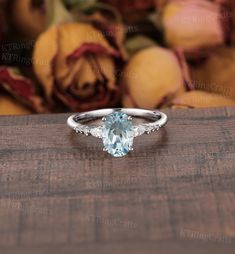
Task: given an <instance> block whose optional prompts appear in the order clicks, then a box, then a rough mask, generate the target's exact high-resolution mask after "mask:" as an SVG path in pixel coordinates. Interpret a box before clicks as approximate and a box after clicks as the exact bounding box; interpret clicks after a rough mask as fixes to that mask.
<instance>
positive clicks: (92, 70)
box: [33, 23, 122, 111]
mask: <svg viewBox="0 0 235 254" xmlns="http://www.w3.org/2000/svg"><path fill="white" fill-rule="evenodd" d="M118 29H121V28H118ZM109 32H110V31H109ZM104 33H105V32H104V31H103V33H102V32H101V31H99V30H98V29H96V28H94V27H93V26H92V25H90V24H85V23H69V24H64V25H59V26H54V27H51V28H50V29H49V30H48V31H46V32H45V33H43V34H42V35H41V36H40V37H39V39H38V40H37V42H36V45H35V49H34V54H33V65H34V70H35V73H36V75H37V77H38V79H39V81H40V82H41V84H42V86H43V88H44V90H45V93H46V96H47V98H48V100H49V101H50V102H52V103H53V101H54V99H55V98H56V99H59V100H60V101H61V102H62V103H63V104H64V105H66V106H67V107H68V108H69V109H71V110H73V111H86V110H90V109H96V108H103V107H108V106H109V107H110V106H115V105H116V104H117V102H118V101H119V95H120V89H119V87H118V81H119V80H118V79H119V77H118V75H117V68H118V65H119V64H120V63H121V62H122V56H121V51H120V50H119V47H118V44H116V43H115V42H116V40H112V43H109V41H108V40H107V39H106V37H105V35H104ZM109 35H110V36H111V37H112V34H111V33H110V34H109Z"/></svg>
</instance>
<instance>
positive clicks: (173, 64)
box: [123, 47, 186, 108]
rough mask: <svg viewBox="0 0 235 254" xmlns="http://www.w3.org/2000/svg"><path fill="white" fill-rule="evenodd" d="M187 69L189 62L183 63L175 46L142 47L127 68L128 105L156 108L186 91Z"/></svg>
mask: <svg viewBox="0 0 235 254" xmlns="http://www.w3.org/2000/svg"><path fill="white" fill-rule="evenodd" d="M181 61H182V59H181ZM182 66H184V70H183V69H182ZM185 72H186V64H182V63H180V60H179V58H178V57H177V56H176V54H175V53H174V52H173V51H171V50H167V49H164V48H161V47H153V48H149V49H145V50H143V51H140V52H139V53H137V54H136V55H134V56H133V57H132V58H131V59H130V62H129V64H128V65H127V67H126V68H125V71H124V77H123V84H124V86H125V89H126V93H125V94H124V98H123V104H124V106H132V107H141V108H156V107H161V106H164V105H167V104H168V103H169V101H171V100H172V98H174V97H175V96H177V95H179V94H181V93H183V92H184V91H185V81H186V80H185Z"/></svg>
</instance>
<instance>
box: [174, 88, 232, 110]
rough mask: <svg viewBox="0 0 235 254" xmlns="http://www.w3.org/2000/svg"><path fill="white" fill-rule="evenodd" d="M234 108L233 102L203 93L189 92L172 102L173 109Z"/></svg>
mask: <svg viewBox="0 0 235 254" xmlns="http://www.w3.org/2000/svg"><path fill="white" fill-rule="evenodd" d="M225 106H235V100H232V99H229V98H227V97H224V96H221V95H218V94H213V93H208V92H204V91H191V92H187V93H184V94H182V95H181V96H179V97H177V98H175V99H174V100H173V101H172V107H173V108H209V107H225Z"/></svg>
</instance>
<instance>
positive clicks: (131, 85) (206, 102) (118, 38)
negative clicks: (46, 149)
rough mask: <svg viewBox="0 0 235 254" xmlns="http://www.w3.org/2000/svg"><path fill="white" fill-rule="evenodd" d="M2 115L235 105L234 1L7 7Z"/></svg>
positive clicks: (53, 0) (64, 1) (2, 25)
mask: <svg viewBox="0 0 235 254" xmlns="http://www.w3.org/2000/svg"><path fill="white" fill-rule="evenodd" d="M0 51H1V58H0V114H1V115H3V114H31V113H58V112H71V111H86V110H92V109H98V108H105V107H141V108H150V109H152V108H174V109H178V108H201V107H217V106H233V105H235V1H234V0H0Z"/></svg>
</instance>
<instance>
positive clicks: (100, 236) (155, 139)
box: [0, 108, 235, 254]
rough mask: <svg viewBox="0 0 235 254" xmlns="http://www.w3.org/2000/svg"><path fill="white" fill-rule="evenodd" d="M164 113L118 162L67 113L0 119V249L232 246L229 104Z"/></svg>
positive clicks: (140, 253)
mask: <svg viewBox="0 0 235 254" xmlns="http://www.w3.org/2000/svg"><path fill="white" fill-rule="evenodd" d="M168 114H169V118H170V120H169V123H168V125H167V127H166V128H165V131H163V130H161V131H160V132H158V133H155V134H153V135H149V136H147V135H146V136H142V137H140V138H138V139H136V142H135V151H134V152H132V153H131V154H130V155H129V156H128V157H125V158H122V159H115V158H112V157H110V156H109V155H108V154H106V153H104V152H103V151H102V145H101V142H100V140H97V139H95V138H92V137H88V138H87V137H82V136H79V135H77V134H74V133H73V132H71V131H70V129H69V128H67V126H66V124H65V122H66V118H67V115H51V116H24V117H0V253H1V254H8V253H9V254H10V253H16V254H39V253H40V254H41V253H76V254H77V253H79V254H80V253H81V254H83V253H84V254H89V253H98V254H99V253H105V254H106V253H107V254H108V253H109V254H110V253H112V254H117V253H122V254H123V253H124V254H125V253H128V254H132V253H133V254H134V253H135V254H144V253H166V254H169V253H181V254H184V253H185V254H186V253H187V254H189V253H193V254H194V253H195V254H198V253H213V254H214V253H215V254H217V253H226V254H228V253H234V250H235V244H234V237H235V108H225V109H224V108H223V109H207V110H179V111H170V112H168Z"/></svg>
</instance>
